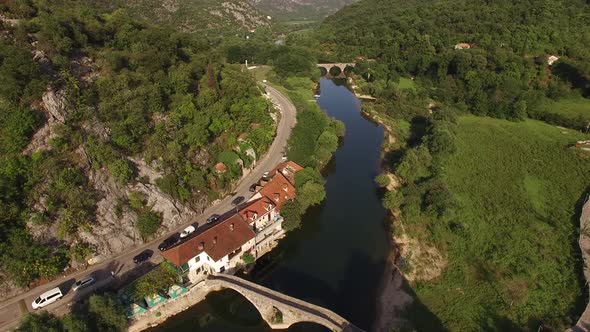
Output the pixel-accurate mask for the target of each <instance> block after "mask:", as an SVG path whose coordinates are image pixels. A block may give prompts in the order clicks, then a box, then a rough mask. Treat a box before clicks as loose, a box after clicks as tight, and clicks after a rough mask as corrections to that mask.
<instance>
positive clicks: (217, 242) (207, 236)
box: [162, 214, 256, 272]
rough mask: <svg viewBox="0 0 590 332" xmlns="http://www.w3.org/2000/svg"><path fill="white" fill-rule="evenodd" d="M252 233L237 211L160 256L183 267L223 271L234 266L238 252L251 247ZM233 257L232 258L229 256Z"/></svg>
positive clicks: (253, 242)
mask: <svg viewBox="0 0 590 332" xmlns="http://www.w3.org/2000/svg"><path fill="white" fill-rule="evenodd" d="M255 237H256V234H255V233H254V231H253V230H252V229H251V228H250V226H248V224H247V223H246V222H244V220H243V219H242V217H241V216H240V215H239V214H234V215H232V216H231V217H229V218H227V219H225V220H223V221H221V222H219V223H217V224H215V225H213V226H212V227H210V228H208V229H206V230H205V231H203V232H202V233H199V234H197V235H196V236H194V237H192V238H189V239H188V240H186V241H184V242H182V243H181V244H179V245H177V246H175V247H172V248H170V249H168V250H166V251H164V252H162V256H163V257H164V258H165V259H166V260H167V261H169V262H170V263H172V264H174V265H176V266H177V267H180V268H181V269H182V270H183V271H188V270H190V271H193V270H199V271H198V272H202V271H215V272H223V271H225V270H227V269H229V268H232V267H235V265H236V263H237V262H238V261H239V260H236V259H233V258H234V257H236V256H238V258H240V257H239V255H238V254H240V253H242V252H245V251H247V250H249V249H250V248H252V247H253V246H254V244H255V241H254V239H255ZM232 259H233V260H232Z"/></svg>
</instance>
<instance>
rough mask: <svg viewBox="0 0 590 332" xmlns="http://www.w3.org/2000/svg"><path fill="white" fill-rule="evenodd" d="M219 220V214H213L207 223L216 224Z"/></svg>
mask: <svg viewBox="0 0 590 332" xmlns="http://www.w3.org/2000/svg"><path fill="white" fill-rule="evenodd" d="M217 220H219V215H218V214H212V215H211V216H210V217H209V218H207V223H208V224H209V223H212V222H216V221H217Z"/></svg>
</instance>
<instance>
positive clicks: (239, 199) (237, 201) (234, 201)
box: [231, 196, 245, 206]
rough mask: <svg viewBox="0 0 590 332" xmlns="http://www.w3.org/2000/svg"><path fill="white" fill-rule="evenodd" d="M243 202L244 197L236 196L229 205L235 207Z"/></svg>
mask: <svg viewBox="0 0 590 332" xmlns="http://www.w3.org/2000/svg"><path fill="white" fill-rule="evenodd" d="M244 200H245V198H244V196H238V197H236V198H234V200H233V201H231V205H233V206H236V205H238V204H240V203H242V202H243V201H244Z"/></svg>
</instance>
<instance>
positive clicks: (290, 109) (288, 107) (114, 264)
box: [0, 84, 296, 331]
mask: <svg viewBox="0 0 590 332" xmlns="http://www.w3.org/2000/svg"><path fill="white" fill-rule="evenodd" d="M263 86H265V88H266V91H267V92H268V94H269V96H270V97H271V98H272V100H273V102H274V103H275V104H276V105H277V106H278V107H279V108H280V110H281V118H280V121H279V125H278V128H277V134H276V137H275V139H274V141H273V143H272V145H271V146H270V148H269V150H268V151H267V153H266V154H265V155H264V156H263V157H262V159H261V160H260V161H259V162H258V165H256V167H255V168H254V170H253V171H252V172H251V173H250V174H248V175H247V176H246V177H244V178H243V179H242V180H241V181H240V182H239V183H238V185H237V188H236V190H235V195H234V196H228V197H226V198H225V199H223V200H222V201H221V202H219V203H218V204H216V205H215V206H212V207H210V208H208V209H206V210H205V212H204V213H203V214H202V215H200V216H198V217H197V218H195V219H194V220H191V222H190V223H188V224H185V225H180V226H178V228H177V229H176V230H175V231H174V232H171V233H168V234H166V235H165V236H162V237H161V238H158V239H155V240H153V241H151V242H149V243H146V244H144V245H142V246H139V247H136V248H130V250H128V251H126V252H124V253H122V254H121V255H119V256H117V257H114V258H112V259H110V260H108V261H105V262H103V263H101V264H97V265H93V266H90V267H89V268H88V269H87V270H85V271H78V272H75V273H73V274H71V275H68V276H67V277H64V278H62V279H58V280H54V281H52V282H50V283H48V284H45V285H43V286H39V287H37V288H34V289H32V290H30V291H28V292H26V293H24V294H20V295H18V296H16V297H13V298H11V299H9V300H7V301H4V302H2V303H1V304H0V330H2V331H5V330H8V329H10V328H13V327H15V326H16V324H17V323H18V321H19V319H20V317H21V316H22V315H23V314H26V313H27V312H32V311H33V310H32V308H31V303H32V302H33V300H34V299H35V298H36V297H37V296H39V294H41V293H43V292H45V291H47V290H49V289H51V288H54V287H58V286H59V287H60V289H61V290H62V292H64V293H65V292H66V290H69V289H70V287H71V285H72V284H73V283H74V282H75V280H76V279H79V278H80V277H83V276H86V275H90V274H91V275H93V276H94V277H95V278H96V279H97V283H96V285H95V286H93V287H90V288H87V289H85V290H82V291H80V292H77V293H75V294H74V292H72V291H69V292H68V293H67V294H66V295H65V296H64V298H62V299H61V300H60V301H58V302H56V303H53V304H51V305H49V306H47V307H45V308H44V309H42V310H50V311H52V312H56V313H59V312H61V311H65V310H67V308H68V307H69V305H71V302H72V301H75V300H77V299H79V298H81V297H84V296H85V295H88V294H90V293H92V292H93V291H94V290H95V288H97V287H102V286H108V285H110V284H111V283H112V282H113V280H117V279H118V278H119V276H122V275H126V276H129V275H130V274H131V275H133V276H136V275H137V276H139V275H141V274H143V273H146V272H147V271H149V270H150V269H151V267H153V266H154V265H155V264H157V263H159V262H161V261H162V257H161V256H160V255H159V254H158V245H159V244H160V242H162V240H164V239H165V238H168V237H169V236H172V235H175V234H177V233H178V232H180V231H182V229H184V228H185V227H186V226H187V225H189V224H193V225H194V224H198V225H205V220H206V219H207V217H208V216H210V215H212V214H214V213H216V214H220V215H223V214H225V213H226V212H227V211H229V210H232V209H233V208H234V207H233V206H232V205H231V201H232V200H233V198H234V197H236V196H244V197H246V198H248V197H250V196H251V195H252V193H250V192H249V190H248V189H249V187H250V185H252V183H255V182H257V181H258V179H260V178H261V177H262V175H263V174H264V172H267V171H270V170H272V169H273V168H274V167H275V166H276V165H277V164H278V163H280V162H281V158H282V156H283V153H284V151H285V148H286V146H287V139H288V138H289V135H290V134H291V129H292V128H293V126H294V125H295V120H296V110H295V106H293V104H292V103H291V102H290V101H289V100H288V99H287V98H286V97H285V96H283V95H282V94H281V93H280V92H278V91H277V90H276V89H274V88H272V87H270V86H268V85H266V84H263ZM144 250H152V251H153V252H154V256H153V257H152V258H151V260H150V261H149V262H146V263H143V264H141V265H139V266H137V265H136V264H134V263H133V257H134V256H136V255H137V254H139V253H141V252H143V251H144ZM111 271H113V272H115V274H116V276H117V277H116V278H115V279H113V278H111Z"/></svg>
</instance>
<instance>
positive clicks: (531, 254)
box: [410, 116, 590, 331]
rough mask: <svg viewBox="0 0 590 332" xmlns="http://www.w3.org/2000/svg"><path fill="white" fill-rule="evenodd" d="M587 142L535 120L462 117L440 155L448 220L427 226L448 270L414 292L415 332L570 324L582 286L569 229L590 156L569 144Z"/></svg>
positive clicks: (589, 174) (589, 172)
mask: <svg viewBox="0 0 590 332" xmlns="http://www.w3.org/2000/svg"><path fill="white" fill-rule="evenodd" d="M584 138H586V139H587V138H588V136H585V135H583V134H581V133H579V132H577V131H574V130H564V129H559V128H557V127H555V126H551V125H547V124H545V123H542V122H538V121H533V120H527V121H524V122H510V121H506V120H498V119H491V118H480V117H473V116H464V117H461V118H459V124H458V131H457V139H456V144H457V151H456V152H455V153H453V154H451V155H449V156H447V157H443V159H442V161H441V166H442V167H441V169H442V170H441V175H440V179H442V180H443V181H444V182H445V183H447V184H448V186H449V190H450V192H451V193H452V196H453V197H454V200H455V205H454V206H455V207H454V209H453V210H454V212H453V217H452V218H450V221H449V222H448V223H446V222H442V221H438V222H439V223H438V224H434V225H433V224H431V225H430V226H428V227H430V232H431V234H432V237H433V238H432V239H431V240H432V242H434V243H435V244H436V245H437V247H439V248H440V249H442V250H443V252H446V255H447V258H448V262H449V265H448V267H447V269H446V272H445V273H444V274H443V275H442V277H440V278H439V279H437V280H436V281H434V282H429V283H420V284H418V285H415V287H414V291H415V292H416V297H417V299H418V302H417V304H416V305H415V306H414V307H413V308H412V309H411V310H410V317H413V318H415V319H412V321H413V322H414V324H415V325H416V326H417V327H418V330H435V329H438V328H441V325H442V326H444V328H446V329H450V330H452V331H482V330H494V331H507V330H514V329H521V328H526V327H528V328H529V329H530V330H534V331H536V330H537V329H538V327H539V326H540V324H548V325H550V326H552V327H554V328H555V329H556V330H563V328H562V327H563V325H562V324H565V325H567V324H570V323H571V321H568V319H567V318H566V317H568V315H571V313H572V311H573V312H576V310H575V306H576V304H575V303H576V300H578V296H580V294H581V292H582V290H581V289H582V287H583V286H584V285H583V283H582V284H580V282H579V279H578V278H579V276H580V273H581V267H582V262H581V260H580V257H579V249H578V247H577V236H578V230H577V226H576V225H577V224H578V220H577V218H579V215H578V213H579V205H578V204H579V202H580V200H581V198H582V197H583V196H584V195H585V192H587V191H588V185H589V184H590V154H588V153H584V152H581V151H579V150H576V149H574V148H572V147H570V144H571V143H572V142H574V141H576V140H579V139H584ZM435 222H437V221H435ZM445 223H446V224H445ZM428 312H430V313H431V314H432V315H428ZM578 313H579V311H578ZM435 316H436V317H437V318H438V320H437V319H436V318H434V317H435ZM420 317H422V318H420ZM425 317H431V318H432V319H423V318H425Z"/></svg>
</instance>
